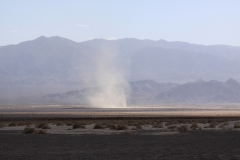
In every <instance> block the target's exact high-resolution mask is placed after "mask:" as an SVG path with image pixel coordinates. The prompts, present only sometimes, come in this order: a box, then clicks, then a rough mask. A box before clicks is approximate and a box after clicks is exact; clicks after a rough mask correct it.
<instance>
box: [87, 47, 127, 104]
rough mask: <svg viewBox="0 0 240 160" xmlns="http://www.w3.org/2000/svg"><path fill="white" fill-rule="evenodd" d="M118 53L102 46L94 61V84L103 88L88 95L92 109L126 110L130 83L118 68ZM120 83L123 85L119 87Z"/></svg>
mask: <svg viewBox="0 0 240 160" xmlns="http://www.w3.org/2000/svg"><path fill="white" fill-rule="evenodd" d="M117 56H118V53H117V52H116V51H115V50H114V49H113V48H111V47H106V46H102V47H101V49H100V52H99V54H98V57H97V58H96V59H94V64H96V69H95V70H94V71H93V77H85V78H87V79H88V82H87V81H86V80H85V82H86V83H87V84H88V83H89V80H90V79H92V80H91V81H93V84H95V85H96V86H101V87H99V88H98V89H97V90H93V92H92V93H90V94H88V95H87V99H88V101H89V104H90V105H91V106H92V107H100V108H126V107H127V92H128V89H129V88H128V83H126V82H127V81H126V80H125V78H124V75H125V73H123V70H121V69H120V68H119V67H118V66H117V63H118V61H117ZM118 83H121V84H119V85H117V84H118Z"/></svg>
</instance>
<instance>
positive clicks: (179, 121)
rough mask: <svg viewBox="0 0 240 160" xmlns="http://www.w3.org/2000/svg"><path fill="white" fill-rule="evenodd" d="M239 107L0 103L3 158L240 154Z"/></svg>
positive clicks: (0, 153)
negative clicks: (109, 106) (91, 106)
mask: <svg viewBox="0 0 240 160" xmlns="http://www.w3.org/2000/svg"><path fill="white" fill-rule="evenodd" d="M239 144H240V106H238V105H201V106H196V105H162V106H141V107H139V106H138V107H137V106H131V107H128V108H89V107H88V106H79V105H71V106H66V105H26V106H14V105H13V106H9V105H8V106H0V158H1V159H240V145H239Z"/></svg>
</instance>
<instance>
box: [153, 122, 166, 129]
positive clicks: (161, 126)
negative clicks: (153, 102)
mask: <svg viewBox="0 0 240 160" xmlns="http://www.w3.org/2000/svg"><path fill="white" fill-rule="evenodd" d="M152 127H153V128H163V125H162V123H160V124H158V123H156V124H153V125H152Z"/></svg>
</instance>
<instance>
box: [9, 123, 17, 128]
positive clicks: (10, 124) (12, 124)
mask: <svg viewBox="0 0 240 160" xmlns="http://www.w3.org/2000/svg"><path fill="white" fill-rule="evenodd" d="M8 126H9V127H14V126H17V124H16V123H9V124H8Z"/></svg>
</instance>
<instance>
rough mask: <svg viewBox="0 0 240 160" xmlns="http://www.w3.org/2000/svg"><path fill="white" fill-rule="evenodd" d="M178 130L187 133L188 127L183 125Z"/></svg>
mask: <svg viewBox="0 0 240 160" xmlns="http://www.w3.org/2000/svg"><path fill="white" fill-rule="evenodd" d="M177 129H178V131H179V132H186V131H188V127H187V126H186V125H181V126H179V127H178V128H177Z"/></svg>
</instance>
